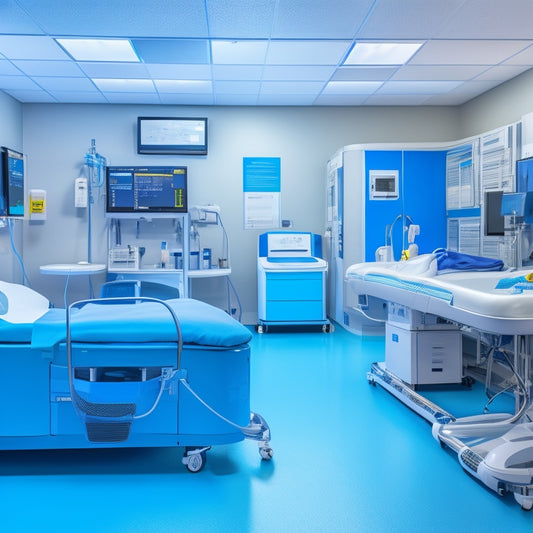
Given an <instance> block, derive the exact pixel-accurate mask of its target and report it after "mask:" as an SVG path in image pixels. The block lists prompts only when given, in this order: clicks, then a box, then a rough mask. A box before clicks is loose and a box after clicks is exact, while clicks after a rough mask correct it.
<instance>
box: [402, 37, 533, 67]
mask: <svg viewBox="0 0 533 533" xmlns="http://www.w3.org/2000/svg"><path fill="white" fill-rule="evenodd" d="M529 45H530V43H529V42H527V41H495V40H481V41H466V40H458V41H429V42H427V43H426V44H425V45H424V46H423V47H422V48H421V49H420V50H419V51H418V53H417V54H416V55H415V56H414V57H413V59H411V61H410V64H411V65H456V64H457V65H494V64H498V63H500V62H502V61H505V60H506V59H507V58H509V57H511V56H513V55H514V54H517V53H518V52H520V51H521V50H523V49H524V48H526V47H527V46H529Z"/></svg>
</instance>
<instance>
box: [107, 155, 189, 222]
mask: <svg viewBox="0 0 533 533" xmlns="http://www.w3.org/2000/svg"><path fill="white" fill-rule="evenodd" d="M177 169H179V170H184V172H185V175H184V181H185V190H184V195H183V196H184V198H183V200H184V202H183V204H184V205H183V207H175V208H170V207H151V208H146V209H135V208H134V207H131V208H130V207H116V206H112V205H111V204H110V194H109V193H110V188H109V187H110V184H109V175H110V172H121V171H122V172H132V173H133V174H135V172H141V171H145V172H157V171H163V170H164V171H173V170H177ZM187 178H188V170H187V167H186V166H183V165H143V166H108V167H106V216H110V217H121V216H123V217H142V216H145V217H147V218H150V217H172V216H174V215H178V214H182V213H187V210H188V198H187Z"/></svg>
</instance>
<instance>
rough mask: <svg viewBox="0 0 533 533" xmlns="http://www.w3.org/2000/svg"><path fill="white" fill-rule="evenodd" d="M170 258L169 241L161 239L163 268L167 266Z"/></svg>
mask: <svg viewBox="0 0 533 533" xmlns="http://www.w3.org/2000/svg"><path fill="white" fill-rule="evenodd" d="M169 260H170V254H169V252H168V248H167V241H161V268H167V264H168V262H169Z"/></svg>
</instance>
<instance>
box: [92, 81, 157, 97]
mask: <svg viewBox="0 0 533 533" xmlns="http://www.w3.org/2000/svg"><path fill="white" fill-rule="evenodd" d="M93 82H94V84H95V85H96V86H97V87H98V89H100V90H101V91H103V92H116V93H130V92H135V93H150V92H155V88H154V83H153V81H152V80H125V79H120V78H117V79H113V78H93Z"/></svg>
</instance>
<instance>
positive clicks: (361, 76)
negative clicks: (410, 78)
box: [331, 67, 398, 81]
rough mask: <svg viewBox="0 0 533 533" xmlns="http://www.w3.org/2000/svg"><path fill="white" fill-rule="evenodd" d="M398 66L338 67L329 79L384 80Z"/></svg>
mask: <svg viewBox="0 0 533 533" xmlns="http://www.w3.org/2000/svg"><path fill="white" fill-rule="evenodd" d="M397 70H398V67H339V68H338V69H337V70H336V71H335V74H334V75H333V77H332V78H331V81H385V80H388V79H389V78H390V77H391V76H392V75H393V74H394V73H395V72H396V71H397Z"/></svg>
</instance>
